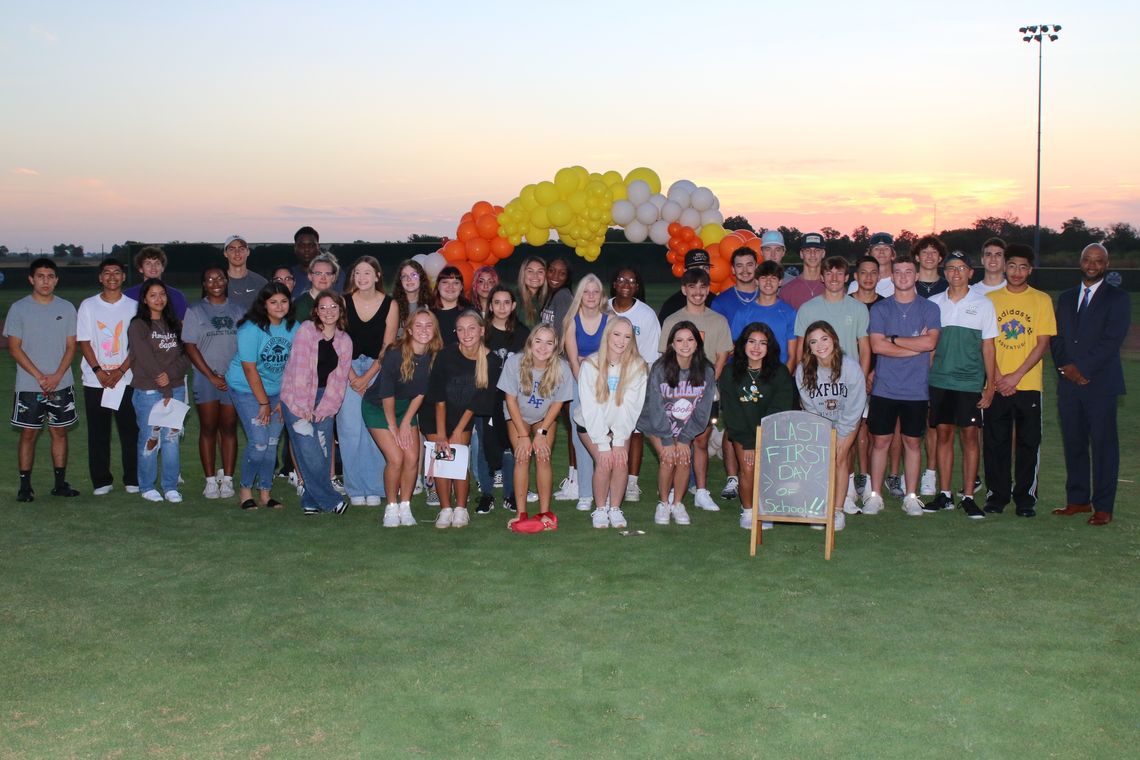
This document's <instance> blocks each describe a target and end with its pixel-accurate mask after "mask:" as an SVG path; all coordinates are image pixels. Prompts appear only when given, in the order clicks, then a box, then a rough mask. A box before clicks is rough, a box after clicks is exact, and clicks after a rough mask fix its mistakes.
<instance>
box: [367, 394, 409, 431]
mask: <svg viewBox="0 0 1140 760" xmlns="http://www.w3.org/2000/svg"><path fill="white" fill-rule="evenodd" d="M411 403H412V401H411V399H401V398H398V399H396V423H397V424H399V422H400V421H401V420H403V419H404V414H405V413H406V412H407V411H408V407H409V406H411ZM361 410H362V411H363V413H364V424H365V425H366V426H368V427H370V428H373V429H375V430H387V429H388V417H387V415H385V414H384V407H383V406H381V405H380V404H377V403H374V402H372V401H369V400H368V399H365V400H364V403H363V404H361Z"/></svg>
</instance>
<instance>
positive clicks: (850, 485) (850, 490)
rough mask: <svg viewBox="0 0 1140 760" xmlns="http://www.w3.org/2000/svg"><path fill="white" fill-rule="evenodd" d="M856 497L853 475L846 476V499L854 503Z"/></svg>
mask: <svg viewBox="0 0 1140 760" xmlns="http://www.w3.org/2000/svg"><path fill="white" fill-rule="evenodd" d="M857 495H858V493H857V492H856V491H855V473H851V474H850V475H848V476H847V498H848V499H850V500H851V501H855V497H856V496H857Z"/></svg>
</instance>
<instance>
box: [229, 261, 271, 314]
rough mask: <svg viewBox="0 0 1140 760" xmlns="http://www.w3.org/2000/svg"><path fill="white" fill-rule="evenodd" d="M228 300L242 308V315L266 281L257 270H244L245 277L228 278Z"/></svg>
mask: <svg viewBox="0 0 1140 760" xmlns="http://www.w3.org/2000/svg"><path fill="white" fill-rule="evenodd" d="M229 281H230V284H229V288H230V290H229V294H230V297H229V301H230V303H233V304H237V305H238V307H240V308H241V310H242V316H244V315H245V312H246V311H247V310H248V309H249V307H250V306H252V305H253V302H254V301H255V300H256V299H257V294H258V293H260V292H261V289H262V288H264V287H265V284H266V283H267V282H268V280H266V279H265V278H264V277H262V276H261V275H259V274H258V273H257V272H250V271H249V270H246V273H245V277H238V278H234V277H231V278H229Z"/></svg>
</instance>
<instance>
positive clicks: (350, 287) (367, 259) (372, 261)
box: [344, 256, 384, 296]
mask: <svg viewBox="0 0 1140 760" xmlns="http://www.w3.org/2000/svg"><path fill="white" fill-rule="evenodd" d="M361 264H367V265H368V266H370V267H372V271H373V272H375V273H376V292H377V293H381V294H383V293H384V272H383V271H381V269H380V262H379V261H377V260H376V257H374V256H361V257H360V258H359V259H357V260H356V261H354V262H352V267H351V268H350V269H349V270H348V277H347V281H346V282H345V283H344V294H345V296H351V295H352V294H353V293H355V292H356V291H357V290H359V288H357V287H356V279H355V278H354V277H353V275H354V274H356V268H357V267H358V266H360V265H361Z"/></svg>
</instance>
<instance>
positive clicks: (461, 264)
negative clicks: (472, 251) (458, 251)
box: [453, 261, 475, 288]
mask: <svg viewBox="0 0 1140 760" xmlns="http://www.w3.org/2000/svg"><path fill="white" fill-rule="evenodd" d="M453 266H455V268H456V269H458V270H459V271H460V272H461V273H462V274H463V287H464V288H466V287H467V285H468V283H470V282H472V281H473V280H474V279H475V267H473V266H471V262H470V261H457V262H455V264H454V265H453Z"/></svg>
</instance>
